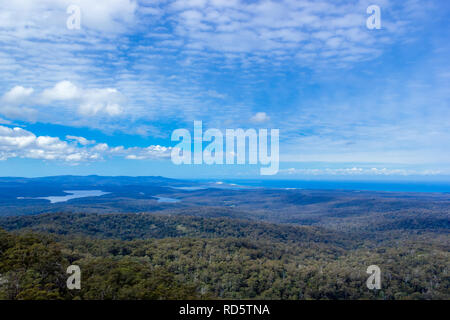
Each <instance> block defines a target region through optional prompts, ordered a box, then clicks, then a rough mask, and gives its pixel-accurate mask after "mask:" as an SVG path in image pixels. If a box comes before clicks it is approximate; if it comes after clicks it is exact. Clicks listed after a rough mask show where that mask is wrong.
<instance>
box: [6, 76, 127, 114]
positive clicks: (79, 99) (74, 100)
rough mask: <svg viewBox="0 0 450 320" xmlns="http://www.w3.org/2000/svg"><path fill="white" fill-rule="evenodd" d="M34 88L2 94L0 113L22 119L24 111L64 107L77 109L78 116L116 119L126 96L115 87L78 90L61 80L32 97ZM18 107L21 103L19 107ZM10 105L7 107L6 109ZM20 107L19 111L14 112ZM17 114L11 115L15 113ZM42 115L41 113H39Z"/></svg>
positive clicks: (17, 87)
mask: <svg viewBox="0 0 450 320" xmlns="http://www.w3.org/2000/svg"><path fill="white" fill-rule="evenodd" d="M33 91H34V90H33V88H27V89H26V88H24V87H22V86H16V87H14V88H13V89H11V90H10V91H8V92H6V93H5V94H4V95H3V98H2V101H4V102H5V103H7V102H8V103H7V104H6V107H3V108H0V113H3V114H5V115H7V116H11V117H14V116H21V112H23V110H24V108H26V110H29V112H32V111H33V110H34V113H37V112H38V111H41V110H42V107H47V106H60V105H62V106H64V107H66V108H68V109H72V108H73V107H74V106H75V107H76V108H77V112H78V114H79V115H81V116H83V117H92V116H96V115H97V114H104V115H107V116H111V117H115V116H119V115H121V114H122V113H123V112H124V108H123V106H122V104H123V103H125V97H124V96H123V95H122V94H121V93H120V92H119V91H118V90H117V89H114V88H94V89H83V88H79V87H77V86H76V85H75V84H73V83H72V82H70V81H67V80H64V81H60V82H58V83H56V84H55V85H54V86H53V87H51V88H48V89H45V90H43V92H42V93H41V94H40V95H39V96H36V97H34V98H32V97H30V95H31V94H32V93H33ZM20 104H23V105H21V106H20ZM10 105H11V106H14V107H16V108H12V107H11V106H10ZM31 105H34V106H36V105H38V106H40V107H38V108H39V109H34V108H33V107H31ZM8 106H10V107H8ZM17 107H22V109H17ZM15 109H17V112H16V113H14V110H15ZM41 115H42V116H44V113H41Z"/></svg>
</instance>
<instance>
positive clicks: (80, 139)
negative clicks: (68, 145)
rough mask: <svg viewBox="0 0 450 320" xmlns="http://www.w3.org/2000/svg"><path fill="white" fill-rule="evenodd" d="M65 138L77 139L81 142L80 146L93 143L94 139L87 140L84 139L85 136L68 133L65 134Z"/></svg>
mask: <svg viewBox="0 0 450 320" xmlns="http://www.w3.org/2000/svg"><path fill="white" fill-rule="evenodd" d="M66 139H67V140H75V141H77V142H78V143H79V144H81V145H82V146H87V145H90V144H95V140H88V139H86V138H84V137H77V136H70V135H68V136H66Z"/></svg>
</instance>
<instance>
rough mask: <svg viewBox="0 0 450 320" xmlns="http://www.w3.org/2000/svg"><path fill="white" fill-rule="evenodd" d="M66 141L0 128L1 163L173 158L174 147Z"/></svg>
mask: <svg viewBox="0 0 450 320" xmlns="http://www.w3.org/2000/svg"><path fill="white" fill-rule="evenodd" d="M66 138H67V139H68V140H69V142H68V141H64V140H61V139H59V138H58V137H50V136H36V135H35V134H33V133H32V132H30V131H27V130H25V129H22V128H19V127H15V128H10V127H6V126H0V160H7V159H9V158H16V157H19V158H30V159H42V160H62V161H67V162H71V163H79V162H84V161H98V160H102V159H104V158H105V157H113V156H118V157H124V158H127V159H138V160H144V159H165V158H169V157H170V150H171V148H170V147H163V146H159V145H156V146H149V147H146V148H140V147H132V148H124V147H123V146H118V147H110V146H108V145H107V144H106V143H96V142H94V141H89V140H87V139H86V138H83V137H74V136H68V137H66ZM88 145H92V146H89V147H88Z"/></svg>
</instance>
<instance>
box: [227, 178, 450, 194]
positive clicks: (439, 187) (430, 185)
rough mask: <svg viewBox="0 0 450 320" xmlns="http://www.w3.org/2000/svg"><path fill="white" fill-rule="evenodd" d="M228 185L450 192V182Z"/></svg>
mask: <svg viewBox="0 0 450 320" xmlns="http://www.w3.org/2000/svg"><path fill="white" fill-rule="evenodd" d="M223 182H225V183H228V184H236V185H240V186H250V187H264V188H296V189H322V190H361V191H397V192H450V182H381V181H369V182H363V181H301V180H244V179H239V180H235V179H233V180H228V179H226V180H223Z"/></svg>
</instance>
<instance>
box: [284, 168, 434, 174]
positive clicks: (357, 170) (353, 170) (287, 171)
mask: <svg viewBox="0 0 450 320" xmlns="http://www.w3.org/2000/svg"><path fill="white" fill-rule="evenodd" d="M279 172H280V174H287V175H307V176H330V175H331V176H337V175H345V176H366V175H369V176H409V175H438V174H441V173H442V172H440V171H439V170H409V169H397V168H360V167H351V168H308V169H296V168H289V169H281V170H279Z"/></svg>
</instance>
